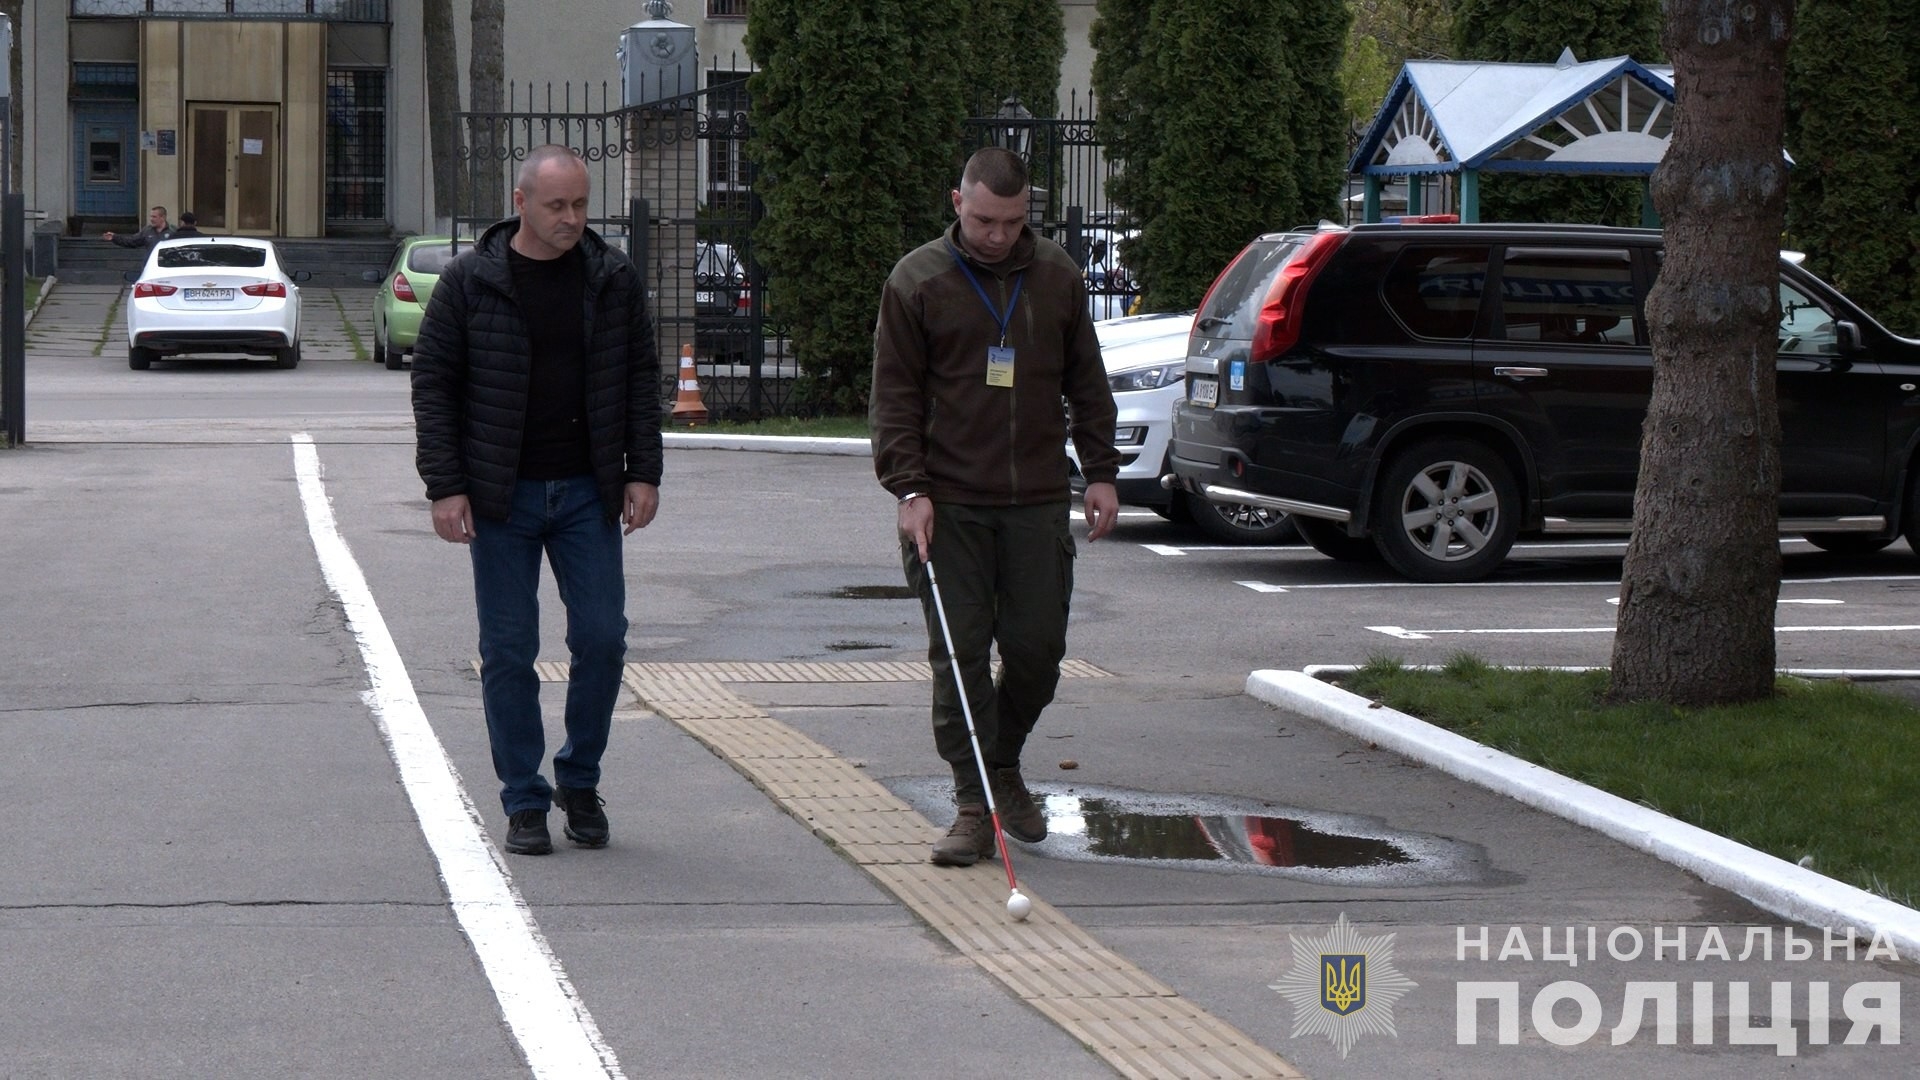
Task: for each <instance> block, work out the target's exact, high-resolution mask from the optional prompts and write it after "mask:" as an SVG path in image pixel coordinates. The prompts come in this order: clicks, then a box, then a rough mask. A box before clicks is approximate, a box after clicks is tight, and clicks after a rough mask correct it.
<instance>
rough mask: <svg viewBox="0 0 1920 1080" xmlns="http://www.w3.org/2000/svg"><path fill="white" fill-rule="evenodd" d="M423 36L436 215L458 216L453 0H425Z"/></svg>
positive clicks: (457, 94)
mask: <svg viewBox="0 0 1920 1080" xmlns="http://www.w3.org/2000/svg"><path fill="white" fill-rule="evenodd" d="M420 36H421V37H422V38H423V39H424V40H425V43H426V62H427V143H428V146H429V147H430V148H431V149H432V151H433V216H434V217H436V218H440V219H446V218H451V217H453V216H455V215H456V214H458V213H459V212H460V211H459V204H460V168H459V162H458V161H456V160H455V157H454V156H455V154H456V153H457V152H458V150H457V147H458V144H459V142H460V133H459V131H458V130H456V127H455V120H454V115H455V114H456V113H458V112H459V111H460V58H459V55H458V52H459V50H458V45H457V44H456V42H455V41H454V37H453V0H423V4H422V7H421V12H420Z"/></svg>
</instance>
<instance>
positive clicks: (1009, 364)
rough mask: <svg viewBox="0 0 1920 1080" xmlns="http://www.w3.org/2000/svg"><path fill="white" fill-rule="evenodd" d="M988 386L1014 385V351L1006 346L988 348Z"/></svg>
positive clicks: (990, 346)
mask: <svg viewBox="0 0 1920 1080" xmlns="http://www.w3.org/2000/svg"><path fill="white" fill-rule="evenodd" d="M987 385H988V386H1012V385H1013V350H1012V349H1009V348H1007V347H1006V346H1005V345H989V346H987Z"/></svg>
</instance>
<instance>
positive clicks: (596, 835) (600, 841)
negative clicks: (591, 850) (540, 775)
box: [553, 787, 607, 847]
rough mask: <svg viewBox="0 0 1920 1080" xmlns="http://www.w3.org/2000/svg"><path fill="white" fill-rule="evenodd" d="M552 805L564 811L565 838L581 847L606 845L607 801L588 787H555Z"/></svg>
mask: <svg viewBox="0 0 1920 1080" xmlns="http://www.w3.org/2000/svg"><path fill="white" fill-rule="evenodd" d="M553 805H555V806H557V807H559V808H560V809H562V810H564V811H566V813H567V824H566V829H565V831H566V834H567V839H569V840H571V841H573V842H574V843H576V844H579V845H580V846H581V847H606V846H607V814H606V811H604V810H602V809H600V808H601V807H603V806H605V805H607V801H606V800H605V799H602V798H601V797H600V793H599V792H598V791H596V790H594V789H593V788H590V787H571V788H570V787H556V788H554V789H553Z"/></svg>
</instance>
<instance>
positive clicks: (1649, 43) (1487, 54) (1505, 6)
mask: <svg viewBox="0 0 1920 1080" xmlns="http://www.w3.org/2000/svg"><path fill="white" fill-rule="evenodd" d="M1660 8H1661V4H1660V0H1584V2H1582V3H1577V4H1573V3H1566V2H1564V0H1459V2H1458V4H1457V5H1456V6H1455V7H1454V11H1453V47H1454V55H1455V56H1456V57H1458V58H1459V59H1462V60H1495V61H1500V62H1503V63H1520V64H1551V63H1553V62H1554V61H1555V60H1558V59H1559V57H1560V54H1561V52H1562V50H1564V49H1569V48H1571V49H1572V50H1573V54H1574V57H1575V58H1576V59H1578V60H1581V61H1587V60H1603V59H1606V58H1608V57H1613V56H1631V57H1633V58H1634V59H1635V60H1638V61H1640V62H1641V63H1643V64H1648V63H1656V62H1658V61H1659V60H1660V58H1661V56H1662V53H1661V47H1660ZM1642 190H1643V186H1642V184H1641V182H1640V181H1638V180H1628V179H1607V178H1599V177H1557V176H1556V177H1549V176H1527V175H1511V174H1508V175H1501V174H1498V173H1489V174H1485V175H1483V176H1482V177H1481V178H1480V217H1481V219H1482V220H1485V221H1576V222H1590V223H1594V224H1601V225H1638V224H1640V213H1641V192H1642Z"/></svg>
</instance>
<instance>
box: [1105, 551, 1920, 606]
mask: <svg viewBox="0 0 1920 1080" xmlns="http://www.w3.org/2000/svg"><path fill="white" fill-rule="evenodd" d="M1141 546H1142V547H1151V546H1153V545H1146V544H1143V545H1141ZM1197 550H1200V549H1198V548H1183V549H1180V550H1179V551H1175V552H1173V554H1179V553H1180V551H1197ZM1239 550H1244V549H1239ZM1161 554H1168V553H1167V552H1161ZM1886 581H1920V574H1863V575H1861V576H1860V577H1821V578H1781V579H1780V586H1781V587H1782V588H1786V587H1787V586H1790V585H1854V584H1859V583H1862V582H1886ZM1234 584H1235V585H1244V586H1246V587H1247V588H1249V589H1256V590H1258V591H1260V592H1305V591H1307V590H1309V589H1617V588H1619V587H1620V583H1619V582H1618V581H1323V582H1295V583H1293V584H1289V585H1272V584H1270V583H1268V582H1264V581H1236V582H1234ZM1781 603H1787V601H1785V600H1782V601H1781Z"/></svg>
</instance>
